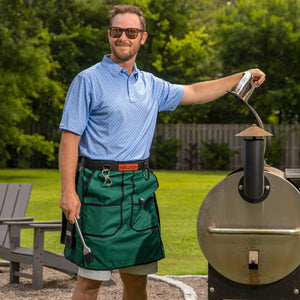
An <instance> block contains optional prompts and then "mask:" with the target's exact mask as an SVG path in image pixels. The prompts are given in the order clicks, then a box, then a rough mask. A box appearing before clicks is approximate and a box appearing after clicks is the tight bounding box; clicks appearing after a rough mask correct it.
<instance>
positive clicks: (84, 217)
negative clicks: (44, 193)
mask: <svg viewBox="0 0 300 300" xmlns="http://www.w3.org/2000/svg"><path fill="white" fill-rule="evenodd" d="M107 179H109V181H107ZM110 183H111V185H109V184H110ZM157 188H158V182H157V179H156V177H155V176H154V175H153V174H152V173H151V172H150V171H149V170H148V169H146V170H138V171H125V172H119V171H112V172H110V174H109V177H107V174H104V173H102V171H99V170H90V169H87V168H83V167H82V168H81V171H80V176H79V181H78V189H77V192H78V195H79V198H80V200H81V212H80V219H79V220H78V223H79V226H80V228H81V231H82V234H83V237H84V240H85V243H86V245H87V246H88V247H89V248H90V249H91V252H92V254H93V257H94V261H93V262H91V263H90V264H87V263H86V261H85V259H84V256H83V246H82V242H81V240H80V238H79V235H78V233H77V231H76V233H75V241H76V242H75V247H73V248H69V247H65V256H66V258H67V259H69V260H71V261H73V262H74V263H76V264H77V265H79V266H81V267H84V268H88V269H94V270H111V269H118V268H122V267H129V266H135V265H141V264H147V263H151V262H154V261H157V260H160V259H162V258H164V256H165V255H164V248H163V243H162V240H161V233H160V224H159V215H158V208H157V204H156V199H155V194H154V192H155V191H156V190H157Z"/></svg>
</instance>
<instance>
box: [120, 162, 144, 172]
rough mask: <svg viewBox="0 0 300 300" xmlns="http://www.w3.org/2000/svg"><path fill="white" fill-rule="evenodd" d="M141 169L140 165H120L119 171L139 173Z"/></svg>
mask: <svg viewBox="0 0 300 300" xmlns="http://www.w3.org/2000/svg"><path fill="white" fill-rule="evenodd" d="M138 169H139V165H138V164H122V165H119V171H137V170H138Z"/></svg>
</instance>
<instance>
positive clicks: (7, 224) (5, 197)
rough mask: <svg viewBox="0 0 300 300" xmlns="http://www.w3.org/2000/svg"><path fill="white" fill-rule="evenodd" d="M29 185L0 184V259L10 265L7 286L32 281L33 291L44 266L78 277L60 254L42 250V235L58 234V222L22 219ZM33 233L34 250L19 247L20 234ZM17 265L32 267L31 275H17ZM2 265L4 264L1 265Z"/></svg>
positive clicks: (39, 283)
mask: <svg viewBox="0 0 300 300" xmlns="http://www.w3.org/2000/svg"><path fill="white" fill-rule="evenodd" d="M31 188H32V184H15V183H0V258H3V259H6V260H7V261H9V262H10V263H9V265H10V283H17V282H19V278H20V277H26V278H31V279H32V288H33V289H36V290H38V289H41V288H42V287H43V266H47V267H50V268H53V269H56V270H58V271H61V272H64V273H66V274H69V275H75V274H77V270H78V267H77V266H76V265H75V264H73V263H71V262H70V261H68V260H66V259H65V257H64V256H63V254H57V253H52V252H49V251H46V250H44V233H45V232H46V231H60V230H61V221H45V222H41V221H39V222H33V218H30V217H29V218H28V217H27V218H25V217H24V216H25V212H26V209H27V205H28V201H29V198H30V193H31ZM23 228H31V229H33V231H34V245H33V248H32V249H31V248H25V247H20V231H21V229H23ZM20 264H25V265H32V274H28V273H22V272H20ZM2 265H3V264H2Z"/></svg>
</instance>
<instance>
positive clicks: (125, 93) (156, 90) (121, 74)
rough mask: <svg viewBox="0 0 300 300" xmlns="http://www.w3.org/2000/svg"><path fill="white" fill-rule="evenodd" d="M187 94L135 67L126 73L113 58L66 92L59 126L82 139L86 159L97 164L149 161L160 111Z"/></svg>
mask: <svg viewBox="0 0 300 300" xmlns="http://www.w3.org/2000/svg"><path fill="white" fill-rule="evenodd" d="M183 93H184V87H183V86H182V85H176V84H171V83H169V82H167V81H164V80H162V79H160V78H157V77H155V76H154V75H153V74H151V73H148V72H143V71H140V70H139V69H138V68H137V67H136V65H135V66H134V71H133V72H132V73H131V75H130V76H128V72H127V69H125V68H122V67H121V66H119V65H118V64H116V63H114V62H113V61H112V60H110V58H109V55H106V56H104V58H103V60H102V61H101V62H99V63H97V64H95V65H94V66H92V67H90V68H88V69H86V70H84V71H82V72H81V73H79V74H78V75H77V76H76V77H75V78H74V80H73V82H72V84H71V85H70V88H69V90H68V93H67V97H66V101H65V106H64V110H63V115H62V120H61V123H60V126H59V128H60V129H61V130H68V131H71V132H73V133H76V134H79V135H80V136H81V139H80V143H79V147H80V153H81V154H82V155H83V156H86V157H89V158H91V159H97V160H114V161H131V160H140V159H146V158H148V157H149V155H150V147H151V143H152V139H153V135H154V130H155V125H156V120H157V113H158V112H160V111H166V110H174V109H175V108H176V107H177V106H178V104H179V102H180V100H181V99H182V96H183Z"/></svg>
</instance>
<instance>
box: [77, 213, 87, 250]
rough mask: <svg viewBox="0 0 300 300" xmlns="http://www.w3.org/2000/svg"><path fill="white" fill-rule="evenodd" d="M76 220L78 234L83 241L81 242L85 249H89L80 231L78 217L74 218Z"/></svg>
mask: <svg viewBox="0 0 300 300" xmlns="http://www.w3.org/2000/svg"><path fill="white" fill-rule="evenodd" d="M74 220H75V226H76V228H77V232H78V234H79V237H80V239H81V242H82V244H83V247H84V248H85V247H87V246H86V244H85V242H84V239H83V236H82V233H81V230H80V228H79V225H78V222H77V219H76V217H74Z"/></svg>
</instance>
